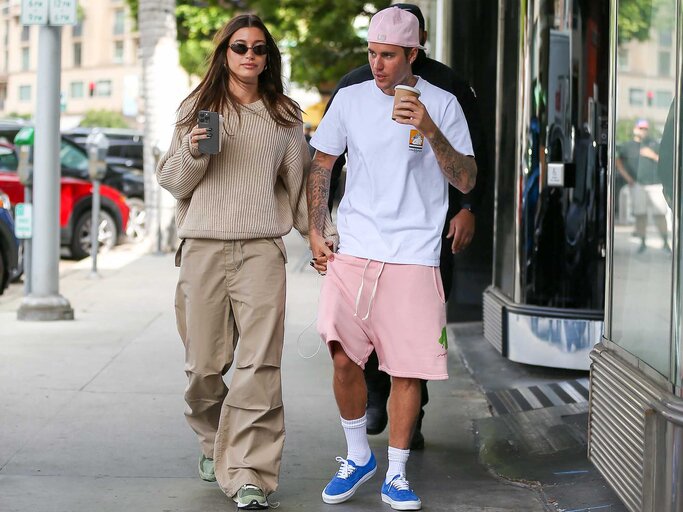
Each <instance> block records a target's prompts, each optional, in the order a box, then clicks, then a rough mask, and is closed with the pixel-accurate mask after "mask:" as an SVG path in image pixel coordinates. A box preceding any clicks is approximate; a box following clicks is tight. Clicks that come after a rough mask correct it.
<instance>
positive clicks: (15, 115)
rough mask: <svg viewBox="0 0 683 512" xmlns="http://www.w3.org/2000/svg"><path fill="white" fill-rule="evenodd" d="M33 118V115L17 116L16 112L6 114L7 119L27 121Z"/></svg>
mask: <svg viewBox="0 0 683 512" xmlns="http://www.w3.org/2000/svg"><path fill="white" fill-rule="evenodd" d="M32 117H33V114H18V113H17V112H10V113H9V114H7V118H9V119H26V120H27V121H29V120H31V118H32Z"/></svg>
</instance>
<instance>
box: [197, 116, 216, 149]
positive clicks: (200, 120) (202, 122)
mask: <svg viewBox="0 0 683 512" xmlns="http://www.w3.org/2000/svg"><path fill="white" fill-rule="evenodd" d="M218 121H219V120H218V112H209V111H208V110H200V111H199V114H198V116H197V126H198V127H199V128H205V129H206V135H207V138H205V139H199V140H198V142H197V144H198V146H199V152H200V153H203V154H205V155H216V154H218V152H219V151H220V149H221V148H220V131H219V122H218Z"/></svg>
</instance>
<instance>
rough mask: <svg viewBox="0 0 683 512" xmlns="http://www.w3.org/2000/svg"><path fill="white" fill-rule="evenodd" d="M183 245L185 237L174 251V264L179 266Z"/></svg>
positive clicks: (181, 259)
mask: <svg viewBox="0 0 683 512" xmlns="http://www.w3.org/2000/svg"><path fill="white" fill-rule="evenodd" d="M184 245H185V239H183V240H181V241H180V245H179V246H178V250H177V251H176V252H175V266H176V267H180V264H181V263H182V261H183V246H184Z"/></svg>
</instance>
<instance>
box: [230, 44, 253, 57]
mask: <svg viewBox="0 0 683 512" xmlns="http://www.w3.org/2000/svg"><path fill="white" fill-rule="evenodd" d="M230 49H231V50H232V51H233V52H235V53H236V54H237V55H244V54H245V53H247V50H248V49H249V48H247V45H246V44H242V43H232V44H231V45H230Z"/></svg>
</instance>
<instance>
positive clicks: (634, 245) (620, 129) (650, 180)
mask: <svg viewBox="0 0 683 512" xmlns="http://www.w3.org/2000/svg"><path fill="white" fill-rule="evenodd" d="M675 3H676V2H675V0H651V1H639V2H637V4H636V2H634V1H622V2H620V3H619V13H618V16H619V22H618V27H619V28H618V41H619V49H618V51H619V54H620V55H621V54H626V55H628V56H629V59H628V67H626V66H619V68H618V70H617V99H616V102H617V103H616V126H615V136H616V146H617V148H616V155H614V157H615V160H614V164H615V165H614V167H615V169H614V176H613V179H614V182H613V183H614V185H615V186H614V204H615V227H614V245H613V279H614V281H613V283H614V287H613V302H612V331H611V333H612V335H611V337H612V341H614V342H616V343H618V344H619V345H621V346H622V347H624V348H625V349H626V350H628V351H629V352H631V353H633V354H634V355H636V356H637V357H639V358H641V359H643V360H644V361H645V362H646V363H647V364H649V365H650V366H652V367H653V368H655V369H656V370H657V371H659V372H660V373H662V374H663V375H664V376H667V377H668V376H669V372H670V369H669V365H670V363H669V361H670V352H671V346H670V334H669V330H670V325H671V324H670V322H671V273H672V254H671V239H672V220H673V219H672V211H671V196H672V189H673V173H672V171H673V104H674V101H673V98H674V91H675V76H674V70H673V65H672V63H673V62H675V60H676V58H675V57H676V55H675V49H674V48H673V45H672V41H673V35H674V34H675V30H676V27H675V16H674V14H675ZM667 119H668V120H667Z"/></svg>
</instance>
